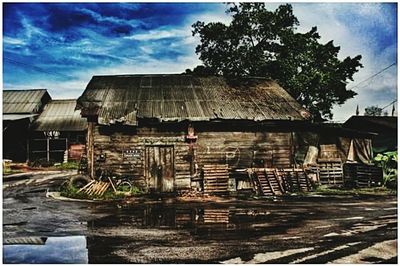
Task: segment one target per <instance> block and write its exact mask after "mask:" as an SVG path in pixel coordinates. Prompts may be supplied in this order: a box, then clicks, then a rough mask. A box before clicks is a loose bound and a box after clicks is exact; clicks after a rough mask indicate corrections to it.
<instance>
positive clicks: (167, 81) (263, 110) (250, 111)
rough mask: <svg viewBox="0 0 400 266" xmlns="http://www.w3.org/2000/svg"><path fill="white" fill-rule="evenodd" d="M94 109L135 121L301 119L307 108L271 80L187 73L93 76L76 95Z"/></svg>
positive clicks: (109, 118)
mask: <svg viewBox="0 0 400 266" xmlns="http://www.w3.org/2000/svg"><path fill="white" fill-rule="evenodd" d="M89 106H90V107H91V108H93V106H96V107H97V108H98V122H99V123H100V124H104V125H109V124H113V123H117V122H121V123H124V124H128V125H136V124H137V118H157V119H159V120H160V121H183V120H190V121H208V120H212V119H234V120H235V119H240V120H242V119H244V120H253V121H264V120H306V119H308V118H309V116H310V115H309V113H308V112H307V110H305V109H304V108H303V107H302V106H301V105H300V104H299V103H297V102H296V101H295V100H294V99H293V98H292V97H291V96H290V95H289V94H288V93H287V92H286V91H285V90H284V89H282V88H281V87H280V86H279V85H278V84H277V83H276V82H274V81H271V80H266V79H259V78H258V79H256V78H248V79H242V80H240V82H238V81H236V82H233V81H228V80H227V79H225V78H223V77H194V76H189V75H121V76H94V77H93V78H92V79H91V81H90V82H89V84H88V86H87V88H86V90H85V91H84V93H83V94H82V96H81V97H80V98H79V99H78V107H79V108H82V109H84V110H85V109H86V108H89Z"/></svg>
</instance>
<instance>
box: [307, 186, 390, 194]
mask: <svg viewBox="0 0 400 266" xmlns="http://www.w3.org/2000/svg"><path fill="white" fill-rule="evenodd" d="M309 194H318V195H397V191H396V190H393V189H389V188H386V187H370V188H352V189H346V188H328V187H326V186H319V187H317V188H316V189H315V190H314V191H313V192H310V193H309Z"/></svg>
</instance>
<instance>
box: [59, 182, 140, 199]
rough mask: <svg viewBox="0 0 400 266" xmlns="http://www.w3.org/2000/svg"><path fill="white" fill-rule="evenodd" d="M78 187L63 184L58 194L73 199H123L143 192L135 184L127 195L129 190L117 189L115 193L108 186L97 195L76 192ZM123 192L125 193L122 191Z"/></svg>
mask: <svg viewBox="0 0 400 266" xmlns="http://www.w3.org/2000/svg"><path fill="white" fill-rule="evenodd" d="M78 191H79V188H77V187H74V186H71V185H64V186H62V187H61V189H60V192H61V193H60V194H61V196H63V197H67V198H74V199H92V200H93V199H96V200H117V199H123V198H126V197H129V196H139V195H141V194H143V192H142V191H141V190H140V189H139V188H138V187H136V186H132V189H131V191H130V194H129V195H126V194H125V193H126V192H129V191H118V192H117V193H115V192H114V190H113V189H112V188H111V187H109V188H108V189H107V191H106V192H104V194H103V195H101V196H98V195H87V194H86V193H83V192H78ZM124 192H125V193H124Z"/></svg>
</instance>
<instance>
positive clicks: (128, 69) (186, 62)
mask: <svg viewBox="0 0 400 266" xmlns="http://www.w3.org/2000/svg"><path fill="white" fill-rule="evenodd" d="M277 6H278V3H273V4H269V7H270V8H275V7H277ZM293 8H294V13H295V15H296V16H297V17H298V19H299V21H300V26H299V28H298V30H299V31H303V32H304V31H307V30H309V29H310V28H311V27H312V26H315V25H316V26H317V27H318V31H319V32H320V35H321V36H322V39H321V41H322V42H327V41H329V40H332V39H333V40H334V44H335V45H339V46H340V47H341V51H340V54H339V55H340V56H341V57H342V58H344V57H346V56H355V55H357V54H361V55H362V56H363V59H362V63H363V65H364V68H363V69H361V70H360V72H359V73H357V74H356V76H355V81H354V82H352V83H350V84H349V87H352V86H355V85H357V84H358V83H359V82H361V81H363V80H364V79H366V78H368V77H370V76H371V75H373V74H375V73H377V72H378V71H380V70H381V69H383V68H385V67H386V66H389V65H390V64H392V63H393V62H397V4H388V3H366V4H352V3H312V4H311V3H293ZM225 10H226V5H225V4H223V3H201V4H199V3H177V4H171V3H144V4H142V3H100V4H95V3H90V4H89V3H86V4H78V3H63V4H62V3H41V4H38V3H27V4H23V3H14V4H11V3H4V4H3V74H4V75H3V87H4V89H34V88H35V89H36V88H46V89H48V90H49V92H50V94H51V95H52V97H53V98H71V97H72V98H75V97H78V96H79V95H80V94H81V93H82V91H83V90H84V88H85V87H86V85H87V83H88V82H89V80H90V78H91V76H93V75H100V74H132V73H181V72H183V71H184V70H185V69H187V68H193V67H194V66H196V65H198V64H200V63H201V62H200V61H199V60H198V56H197V55H196V54H195V52H194V51H195V47H196V45H197V44H198V42H199V40H198V38H196V37H193V36H192V35H191V25H192V24H193V23H194V22H196V21H197V20H200V21H205V22H211V21H222V22H224V23H229V21H230V17H229V16H228V15H227V14H226V13H225ZM354 90H356V91H357V92H358V96H356V98H354V99H352V100H349V101H348V102H346V103H345V104H344V105H342V106H337V107H335V109H334V119H335V120H345V119H346V118H348V116H350V115H351V114H353V113H354V111H355V108H356V105H357V104H359V105H360V109H361V110H363V108H365V107H366V106H369V105H378V106H385V105H386V104H387V103H389V102H391V101H392V100H394V99H396V98H397V65H396V66H394V67H391V68H389V69H388V70H386V71H384V72H383V73H382V74H380V75H378V76H377V77H375V78H373V79H371V80H368V81H367V82H364V83H361V84H359V85H358V86H356V87H355V88H354ZM389 111H390V109H389Z"/></svg>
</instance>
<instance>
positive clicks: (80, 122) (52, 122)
mask: <svg viewBox="0 0 400 266" xmlns="http://www.w3.org/2000/svg"><path fill="white" fill-rule="evenodd" d="M75 106H76V100H51V101H50V102H49V103H48V104H47V105H46V106H45V108H44V110H43V112H42V113H41V114H40V115H39V117H38V119H37V120H36V121H35V122H34V123H33V124H32V129H33V130H35V131H84V130H86V128H87V122H86V119H85V118H82V117H81V115H80V111H79V110H75Z"/></svg>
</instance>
